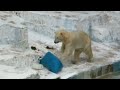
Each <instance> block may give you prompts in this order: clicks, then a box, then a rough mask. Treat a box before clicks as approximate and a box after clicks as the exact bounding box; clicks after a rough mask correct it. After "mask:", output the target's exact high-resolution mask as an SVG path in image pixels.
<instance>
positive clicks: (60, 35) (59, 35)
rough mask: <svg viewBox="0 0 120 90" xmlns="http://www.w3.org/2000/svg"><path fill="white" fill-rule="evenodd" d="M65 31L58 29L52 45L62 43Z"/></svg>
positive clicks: (65, 34)
mask: <svg viewBox="0 0 120 90" xmlns="http://www.w3.org/2000/svg"><path fill="white" fill-rule="evenodd" d="M66 36H67V31H65V29H59V30H58V31H57V32H55V40H54V43H59V42H63V41H64V40H65V39H66Z"/></svg>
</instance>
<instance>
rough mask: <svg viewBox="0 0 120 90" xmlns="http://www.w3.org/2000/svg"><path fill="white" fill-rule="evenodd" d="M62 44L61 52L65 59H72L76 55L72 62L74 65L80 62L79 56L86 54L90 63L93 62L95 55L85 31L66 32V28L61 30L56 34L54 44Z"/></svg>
mask: <svg viewBox="0 0 120 90" xmlns="http://www.w3.org/2000/svg"><path fill="white" fill-rule="evenodd" d="M59 42H62V46H61V52H62V54H63V58H64V59H68V58H71V59H72V57H71V56H72V54H73V53H74V59H73V60H71V61H72V63H73V64H75V63H77V62H78V61H79V56H80V54H81V53H82V52H84V53H85V54H86V55H87V56H88V60H87V61H88V62H91V61H92V58H93V53H92V48H91V39H90V37H89V36H88V35H87V34H86V33H85V32H83V31H74V32H69V31H66V29H65V28H60V29H59V30H58V31H57V32H55V40H54V43H55V44H57V43H59Z"/></svg>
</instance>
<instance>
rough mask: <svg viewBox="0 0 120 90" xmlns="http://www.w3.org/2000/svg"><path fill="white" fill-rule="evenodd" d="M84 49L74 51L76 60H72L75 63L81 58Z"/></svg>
mask: <svg viewBox="0 0 120 90" xmlns="http://www.w3.org/2000/svg"><path fill="white" fill-rule="evenodd" d="M82 51H83V49H76V50H75V52H74V60H72V63H73V64H76V63H77V62H78V61H79V60H80V58H79V57H80V54H81V53H82Z"/></svg>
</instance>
